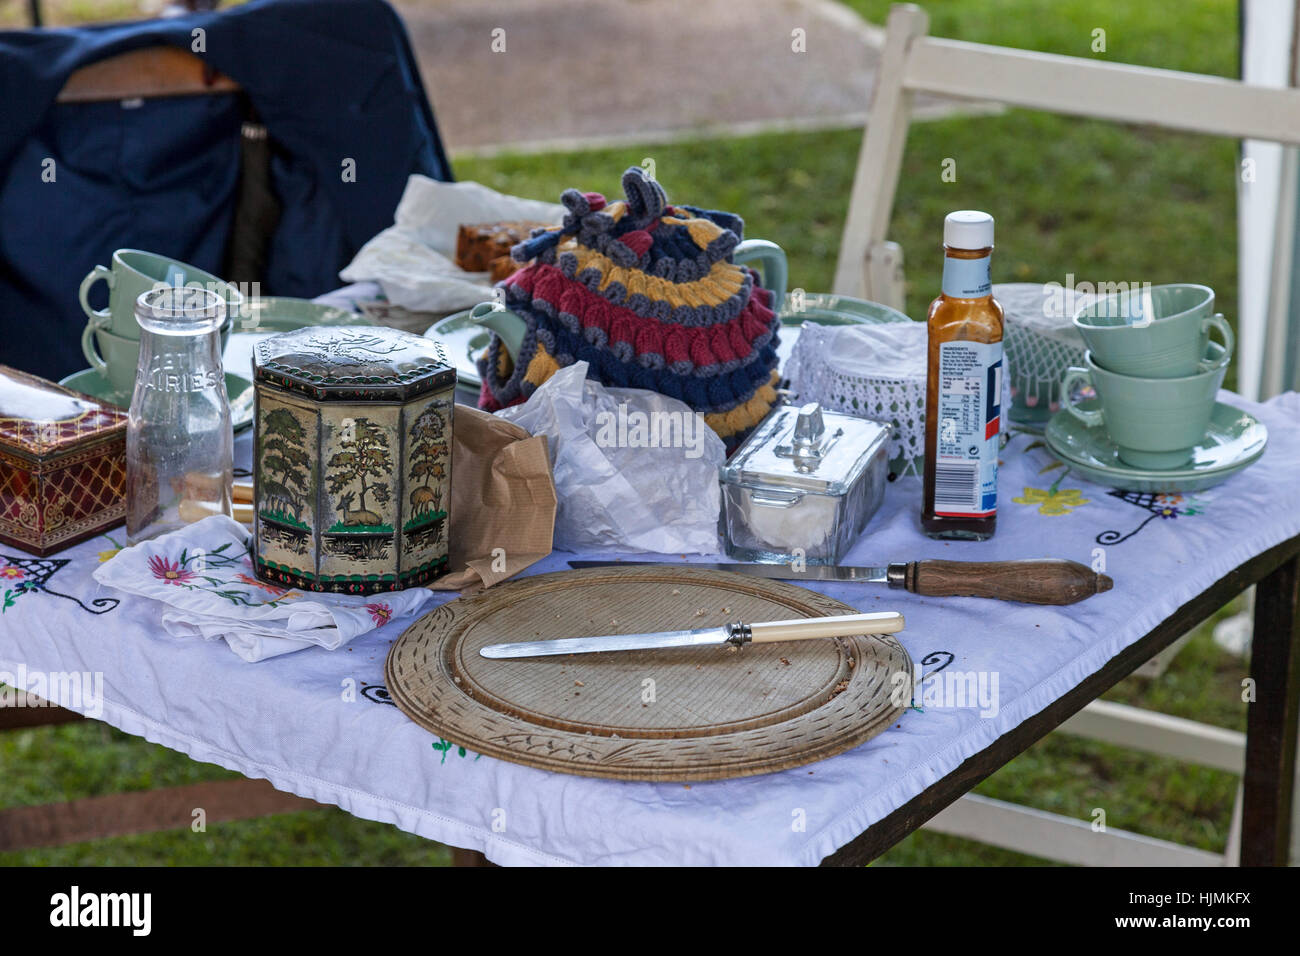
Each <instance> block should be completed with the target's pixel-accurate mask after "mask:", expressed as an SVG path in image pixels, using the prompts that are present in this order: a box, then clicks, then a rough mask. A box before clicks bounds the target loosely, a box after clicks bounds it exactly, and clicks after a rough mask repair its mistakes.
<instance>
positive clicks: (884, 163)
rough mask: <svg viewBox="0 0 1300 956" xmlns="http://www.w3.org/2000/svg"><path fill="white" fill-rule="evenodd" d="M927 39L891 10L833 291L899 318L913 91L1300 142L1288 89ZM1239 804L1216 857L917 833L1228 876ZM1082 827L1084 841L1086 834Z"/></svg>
mask: <svg viewBox="0 0 1300 956" xmlns="http://www.w3.org/2000/svg"><path fill="white" fill-rule="evenodd" d="M928 29H929V17H928V15H927V14H926V13H925V11H924V10H922V9H921V8H920V7H918V6H916V5H914V4H895V5H894V6H893V7H891V8H890V12H889V21H888V27H887V30H886V34H885V44H884V51H883V55H882V57H881V65H880V73H879V76H878V77H877V81H876V88H875V94H874V98H873V100H872V104H871V110H870V113H869V116H868V121H867V128H866V131H865V133H864V134H863V140H862V148H861V150H860V151H859V153H858V163H857V170H856V173H855V175H854V181H853V190H852V193H851V196H850V200H849V210H848V216H847V218H846V220H845V224H844V234H843V239H842V241H841V244H840V254H839V260H838V262H837V264H836V270H835V283H834V289H835V291H836V292H837V293H840V294H843V295H851V296H857V297H860V298H865V299H871V300H874V301H877V302H883V303H884V304H886V305H889V306H892V307H893V308H897V309H902V308H903V305H904V302H903V300H904V291H903V290H904V284H903V254H902V249H901V248H900V247H899V246H898V245H897V244H896V243H893V242H889V241H888V240H887V239H886V235H887V232H888V228H889V221H890V215H891V212H892V209H893V204H894V197H895V193H896V191H897V187H898V178H899V173H900V169H901V164H902V157H903V150H904V148H905V146H906V143H907V131H908V126H909V124H910V121H911V113H912V99H913V95H914V94H915V93H922V92H923V93H931V94H938V95H942V96H948V97H954V98H958V99H968V100H979V101H988V100H993V101H996V102H1000V103H1004V104H1007V105H1009V106H1019V107H1025V108H1028V109H1037V110H1045V111H1048V112H1053V113H1062V114H1066V115H1071V116H1082V117H1089V118H1093V119H1105V120H1112V121H1115V122H1121V123H1137V124H1143V125H1148V126H1157V127H1162V128H1165V129H1173V130H1180V131H1186V132H1196V133H1205V134H1210V135H1217V136H1226V137H1232V138H1238V139H1257V140H1268V141H1272V142H1277V143H1281V144H1284V145H1297V144H1300V89H1295V88H1277V87H1263V86H1255V85H1251V84H1247V83H1243V82H1240V81H1238V80H1229V79H1223V78H1221V77H1213V76H1202V75H1199V74H1194V73H1182V72H1177V71H1174V70H1157V69H1150V68H1147V67H1137V66H1130V65H1127V64H1120V63H1110V62H1102V61H1098V60H1089V59H1082V58H1079V57H1069V56H1057V55H1053V54H1046V53H1035V52H1031V51H1026V50H1017V49H1011V48H1007V47H996V46H986V45H983V44H976V43H964V42H961V41H958V40H945V39H939V38H936V37H931V36H928V35H927V32H928ZM1252 713H1253V710H1252ZM1060 729H1061V730H1063V731H1064V732H1067V733H1075V734H1079V735H1082V736H1087V737H1089V738H1091V739H1097V740H1103V741H1107V742H1111V743H1117V744H1120V745H1122V746H1127V747H1131V748H1133V749H1137V750H1143V751H1147V752H1151V753H1158V754H1162V755H1165V756H1171V757H1175V758H1178V759H1184V760H1188V761H1189V762H1193V763H1199V764H1203V765H1209V766H1214V767H1218V768H1219V769H1225V770H1230V771H1234V772H1236V773H1241V772H1242V771H1243V767H1244V764H1245V753H1246V740H1245V736H1244V735H1241V734H1234V733H1231V732H1229V731H1224V730H1222V729H1221V728H1215V727H1209V726H1206V725H1204V724H1198V723H1195V722H1193V721H1183V720H1178V719H1176V718H1171V717H1167V716H1165V715H1162V714H1153V713H1150V712H1147V711H1142V710H1140V709H1137V708H1131V707H1122V706H1120V705H1115V704H1107V703H1104V702H1099V701H1098V702H1093V703H1091V704H1088V705H1087V706H1086V707H1084V708H1083V709H1082V710H1081V711H1080V712H1079V714H1078V715H1076V716H1075V717H1074V718H1072V719H1071V720H1070V721H1068V722H1067V723H1066V724H1064V725H1063V726H1062V727H1061V728H1060ZM1289 766H1290V765H1289ZM1288 792H1289V789H1288ZM1242 800H1243V796H1242V791H1241V790H1239V792H1238V800H1237V805H1236V808H1235V809H1234V813H1233V824H1232V829H1231V832H1230V834H1229V839H1228V847H1227V852H1226V855H1225V856H1224V857H1220V856H1218V855H1215V854H1208V853H1205V852H1203V851H1196V850H1189V849H1188V848H1186V847H1180V846H1177V845H1176V844H1171V843H1165V842H1163V841H1154V840H1150V839H1149V838H1146V837H1141V836H1139V835H1137V834H1128V833H1123V832H1119V831H1110V832H1109V834H1108V836H1109V839H1100V840H1099V839H1085V840H1083V841H1082V842H1080V841H1079V840H1078V839H1077V838H1078V837H1079V835H1080V834H1079V831H1078V827H1079V826H1080V825H1081V824H1080V823H1079V821H1076V820H1070V819H1067V818H1064V817H1059V816H1055V815H1050V814H1042V813H1039V812H1037V811H1031V810H1028V809H1026V808H1024V807H1017V806H1015V805H1013V804H1003V803H1000V802H998V801H990V800H988V799H986V798H979V797H965V798H963V799H962V800H960V801H958V802H957V803H955V804H953V805H951V806H950V807H949V808H948V809H946V810H944V811H943V813H942V814H940V815H939V816H937V817H935V818H934V820H932V821H931V823H930V824H929V825H930V826H931V827H933V828H934V829H936V830H940V831H942V832H946V833H950V834H954V835H960V836H964V837H969V838H972V839H977V840H983V842H989V843H994V844H996V845H999V846H1005V847H1009V848H1012V849H1016V850H1019V851H1021V852H1027V853H1036V854H1037V855H1040V856H1043V855H1048V856H1050V855H1052V851H1046V850H1045V848H1046V847H1048V846H1051V847H1053V849H1054V850H1055V851H1056V853H1057V854H1063V855H1060V856H1059V858H1061V859H1067V860H1069V861H1070V862H1076V863H1088V862H1114V861H1118V860H1127V861H1131V860H1133V859H1136V858H1139V857H1140V858H1141V859H1143V860H1145V861H1147V862H1148V863H1149V864H1157V863H1164V864H1167V865H1179V864H1192V865H1198V864H1199V865H1205V864H1206V863H1227V864H1228V865H1233V864H1235V863H1236V861H1237V857H1238V853H1239V851H1240V840H1241V825H1242V813H1241V810H1242ZM1083 828H1084V833H1086V834H1087V836H1088V837H1093V836H1095V834H1094V833H1092V831H1091V829H1090V828H1089V827H1088V826H1087V825H1086V824H1084V825H1083ZM1049 834H1050V836H1051V839H1050V840H1048V839H1046V837H1047V836H1048V835H1049ZM1126 841H1127V842H1126Z"/></svg>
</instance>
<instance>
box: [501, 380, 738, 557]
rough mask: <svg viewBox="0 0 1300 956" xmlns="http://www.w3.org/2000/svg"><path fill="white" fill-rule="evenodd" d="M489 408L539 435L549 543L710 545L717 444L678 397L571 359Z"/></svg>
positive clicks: (711, 548) (661, 547)
mask: <svg viewBox="0 0 1300 956" xmlns="http://www.w3.org/2000/svg"><path fill="white" fill-rule="evenodd" d="M497 414H498V415H499V416H501V417H502V418H505V419H507V420H509V421H511V422H514V423H515V424H516V425H519V426H520V427H521V428H525V429H527V430H528V431H529V432H531V433H532V434H534V435H545V436H547V443H548V445H549V446H550V453H551V463H552V467H553V471H554V477H555V491H556V495H557V497H558V498H559V510H558V512H557V513H556V516H555V547H556V548H559V549H561V550H564V551H577V552H590V551H649V552H655V553H659V554H715V553H717V550H718V511H719V508H720V507H721V500H722V496H721V491H720V489H719V487H718V468H719V467H720V466H721V465H722V462H723V460H724V459H725V458H726V452H725V450H724V448H723V444H722V439H721V438H719V437H718V436H717V433H715V432H714V431H713V429H711V428H709V426H708V425H706V424H705V422H704V416H702V415H698V414H696V413H695V412H693V411H691V409H690V408H689V407H688V406H687V405H686V404H685V403H684V402H680V401H678V400H677V399H675V398H669V397H668V396H667V395H661V394H659V393H658V392H651V391H646V390H645V389H639V388H606V387H605V386H603V385H601V384H600V383H598V382H592V381H587V363H586V362H576V363H574V364H573V365H570V366H567V367H565V368H562V369H560V370H559V371H558V372H556V373H555V374H554V375H552V376H551V377H550V378H549V379H548V380H547V381H546V382H545V383H544V384H543V385H542V386H541V387H540V388H538V389H537V391H535V392H534V393H533V394H532V395H531V396H529V398H528V401H526V402H525V403H523V404H522V405H515V406H512V407H510V408H505V409H502V410H501V411H499V412H497ZM665 445H666V446H667V447H665ZM656 446H657V447H656Z"/></svg>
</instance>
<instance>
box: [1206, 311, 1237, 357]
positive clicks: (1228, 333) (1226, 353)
mask: <svg viewBox="0 0 1300 956" xmlns="http://www.w3.org/2000/svg"><path fill="white" fill-rule="evenodd" d="M1201 328H1203V329H1218V330H1219V334H1220V335H1221V336H1223V358H1221V359H1219V360H1218V361H1217V362H1215V363H1214V364H1213V366H1212V367H1213V368H1218V367H1219V366H1221V365H1227V364H1228V362H1230V361H1231V360H1232V351H1233V349H1235V348H1236V347H1237V337H1236V336H1235V335H1234V334H1233V332H1232V326H1231V325H1229V324H1228V320H1227V319H1225V318H1224V317H1223V313H1222V312H1216V313H1214V315H1212V316H1210V317H1209V318H1208V319H1206V320H1205V324H1204V325H1202V326H1201Z"/></svg>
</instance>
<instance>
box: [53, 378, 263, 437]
mask: <svg viewBox="0 0 1300 956" xmlns="http://www.w3.org/2000/svg"><path fill="white" fill-rule="evenodd" d="M59 384H60V385H62V386H64V387H66V388H70V389H72V390H73V391H75V392H81V393H83V394H85V395H89V396H91V397H92V398H98V399H100V400H101V401H105V402H108V403H109V404H110V405H116V406H118V407H119V408H126V407H127V406H129V405H130V404H131V396H130V395H122V394H119V393H118V392H117V391H116V390H115V389H114V388H113V386H112V385H110V384H109V382H108V379H106V378H105V377H104V376H103V374H102V373H101V372H99V371H98V370H96V369H93V368H88V369H86V370H84V371H81V372H76V373H74V374H72V375H69V376H68V377H67V378H62V379H59ZM226 395H227V397H228V398H229V399H230V423H231V424H232V425H233V426H234V428H235V431H237V432H240V431H243V430H244V429H245V428H251V427H252V425H253V383H252V382H250V381H249V380H248V379H246V378H244V377H243V376H240V375H236V374H235V373H234V372H227V373H226Z"/></svg>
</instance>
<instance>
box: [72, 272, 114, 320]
mask: <svg viewBox="0 0 1300 956" xmlns="http://www.w3.org/2000/svg"><path fill="white" fill-rule="evenodd" d="M100 279H103V280H104V281H105V282H107V283H108V288H109V289H110V290H112V288H113V270H112V269H110V268H108V267H107V266H95V268H93V269H91V270H90V272H89V273H87V275H86V278H84V279H82V280H81V289H80V290H79V291H78V292H77V298H79V299H80V300H81V310H82V311H83V312H85V313H86V315H87V317H88V318H89V319H90V324H91V325H97V326H103V324H104V321H105V320H106V319H107V318H108V317H109V316H110V315H111V314H112V313H111V312H110V311H109V310H108V309H100V310H98V311H96V310H95V309H92V308H91V307H90V287H91V286H92V285H94V284H95V283H96V282H98V281H99V280H100Z"/></svg>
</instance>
